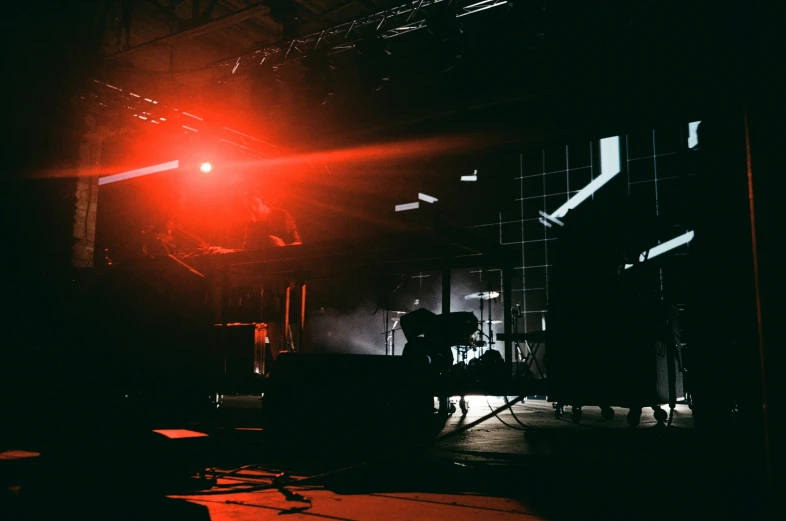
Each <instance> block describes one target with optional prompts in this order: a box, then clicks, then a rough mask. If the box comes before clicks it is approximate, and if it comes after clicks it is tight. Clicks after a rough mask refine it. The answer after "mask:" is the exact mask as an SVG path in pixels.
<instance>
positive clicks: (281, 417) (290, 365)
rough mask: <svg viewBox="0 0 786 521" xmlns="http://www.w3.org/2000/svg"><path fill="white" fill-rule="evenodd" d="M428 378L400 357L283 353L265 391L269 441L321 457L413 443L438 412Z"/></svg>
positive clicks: (264, 419) (264, 416) (265, 424)
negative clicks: (332, 452)
mask: <svg viewBox="0 0 786 521" xmlns="http://www.w3.org/2000/svg"><path fill="white" fill-rule="evenodd" d="M429 384H430V380H429V379H428V378H427V377H426V375H425V374H423V373H422V372H419V371H418V369H417V367H414V366H413V365H412V364H410V363H409V361H408V360H407V359H405V358H404V357H401V356H374V355H349V354H294V353H281V354H280V355H279V356H278V357H277V358H276V361H275V364H274V365H273V369H272V371H271V373H270V377H269V380H268V382H267V384H266V387H265V394H264V396H263V398H262V424H263V429H264V434H265V440H266V442H268V441H269V442H271V444H272V446H275V447H276V450H286V449H287V448H289V449H293V450H296V451H297V453H298V454H300V455H305V453H306V452H308V451H313V452H314V454H312V455H313V456H315V457H316V456H324V455H325V454H330V453H331V451H335V452H336V453H339V452H340V453H341V454H342V455H344V456H345V455H348V454H358V453H363V452H369V451H372V452H377V451H379V450H380V449H382V448H387V447H390V446H392V445H395V444H399V443H402V442H415V441H417V440H418V439H419V438H420V437H421V436H425V435H427V434H428V432H429V429H430V427H431V422H432V421H433V417H434V394H433V391H432V389H431V388H430V387H429Z"/></svg>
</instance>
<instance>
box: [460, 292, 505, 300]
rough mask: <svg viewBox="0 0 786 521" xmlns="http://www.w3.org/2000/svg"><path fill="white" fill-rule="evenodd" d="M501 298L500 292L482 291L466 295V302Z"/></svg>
mask: <svg viewBox="0 0 786 521" xmlns="http://www.w3.org/2000/svg"><path fill="white" fill-rule="evenodd" d="M497 297H499V292H498V291H481V292H480V293H470V294H469V295H465V296H464V298H465V299H466V300H491V299H494V298H497Z"/></svg>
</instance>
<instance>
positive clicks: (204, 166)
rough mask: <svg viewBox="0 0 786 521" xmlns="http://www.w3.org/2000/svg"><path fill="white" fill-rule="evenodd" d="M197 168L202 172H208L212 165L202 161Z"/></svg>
mask: <svg viewBox="0 0 786 521" xmlns="http://www.w3.org/2000/svg"><path fill="white" fill-rule="evenodd" d="M199 169H200V170H201V171H202V172H203V173H205V174H208V173H210V172H211V171H212V170H213V165H211V164H210V163H202V164H201V165H199Z"/></svg>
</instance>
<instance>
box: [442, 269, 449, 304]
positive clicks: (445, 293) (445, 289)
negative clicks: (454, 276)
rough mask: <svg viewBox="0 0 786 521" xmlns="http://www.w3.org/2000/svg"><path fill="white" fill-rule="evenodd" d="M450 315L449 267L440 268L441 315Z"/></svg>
mask: <svg viewBox="0 0 786 521" xmlns="http://www.w3.org/2000/svg"><path fill="white" fill-rule="evenodd" d="M448 313H450V267H449V266H448V267H445V268H442V314H443V315H446V314H448Z"/></svg>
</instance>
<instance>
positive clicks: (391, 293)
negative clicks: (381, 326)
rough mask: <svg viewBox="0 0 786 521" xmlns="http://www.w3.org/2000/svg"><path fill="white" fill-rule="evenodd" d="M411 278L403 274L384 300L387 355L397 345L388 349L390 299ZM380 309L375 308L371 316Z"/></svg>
mask: <svg viewBox="0 0 786 521" xmlns="http://www.w3.org/2000/svg"><path fill="white" fill-rule="evenodd" d="M409 280H410V277H408V276H406V275H402V276H401V280H400V281H399V283H398V285H397V286H396V287H395V288H393V291H391V292H390V293H388V295H387V297H385V300H384V305H385V313H384V314H383V319H384V320H385V333H384V334H385V355H386V356H387V354H388V352H389V351H390V352H393V351H394V350H395V345H392V346H390V347H391V349H388V345H389V343H388V337H389V336H390V328H389V326H388V323H389V321H390V309H389V308H390V299H391V297H393V295H394V294H395V293H396V292H397V291H398V290H400V289H401V288H402V287H403V286H404V285H405V284H406V283H407V282H409ZM379 309H380V308H377V309H375V310H374V312H373V313H372V314H371V316H372V317H373V316H374V315H376V314H377V311H379ZM394 331H395V328H394ZM393 341H395V333H394V336H393ZM393 354H395V352H393Z"/></svg>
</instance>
